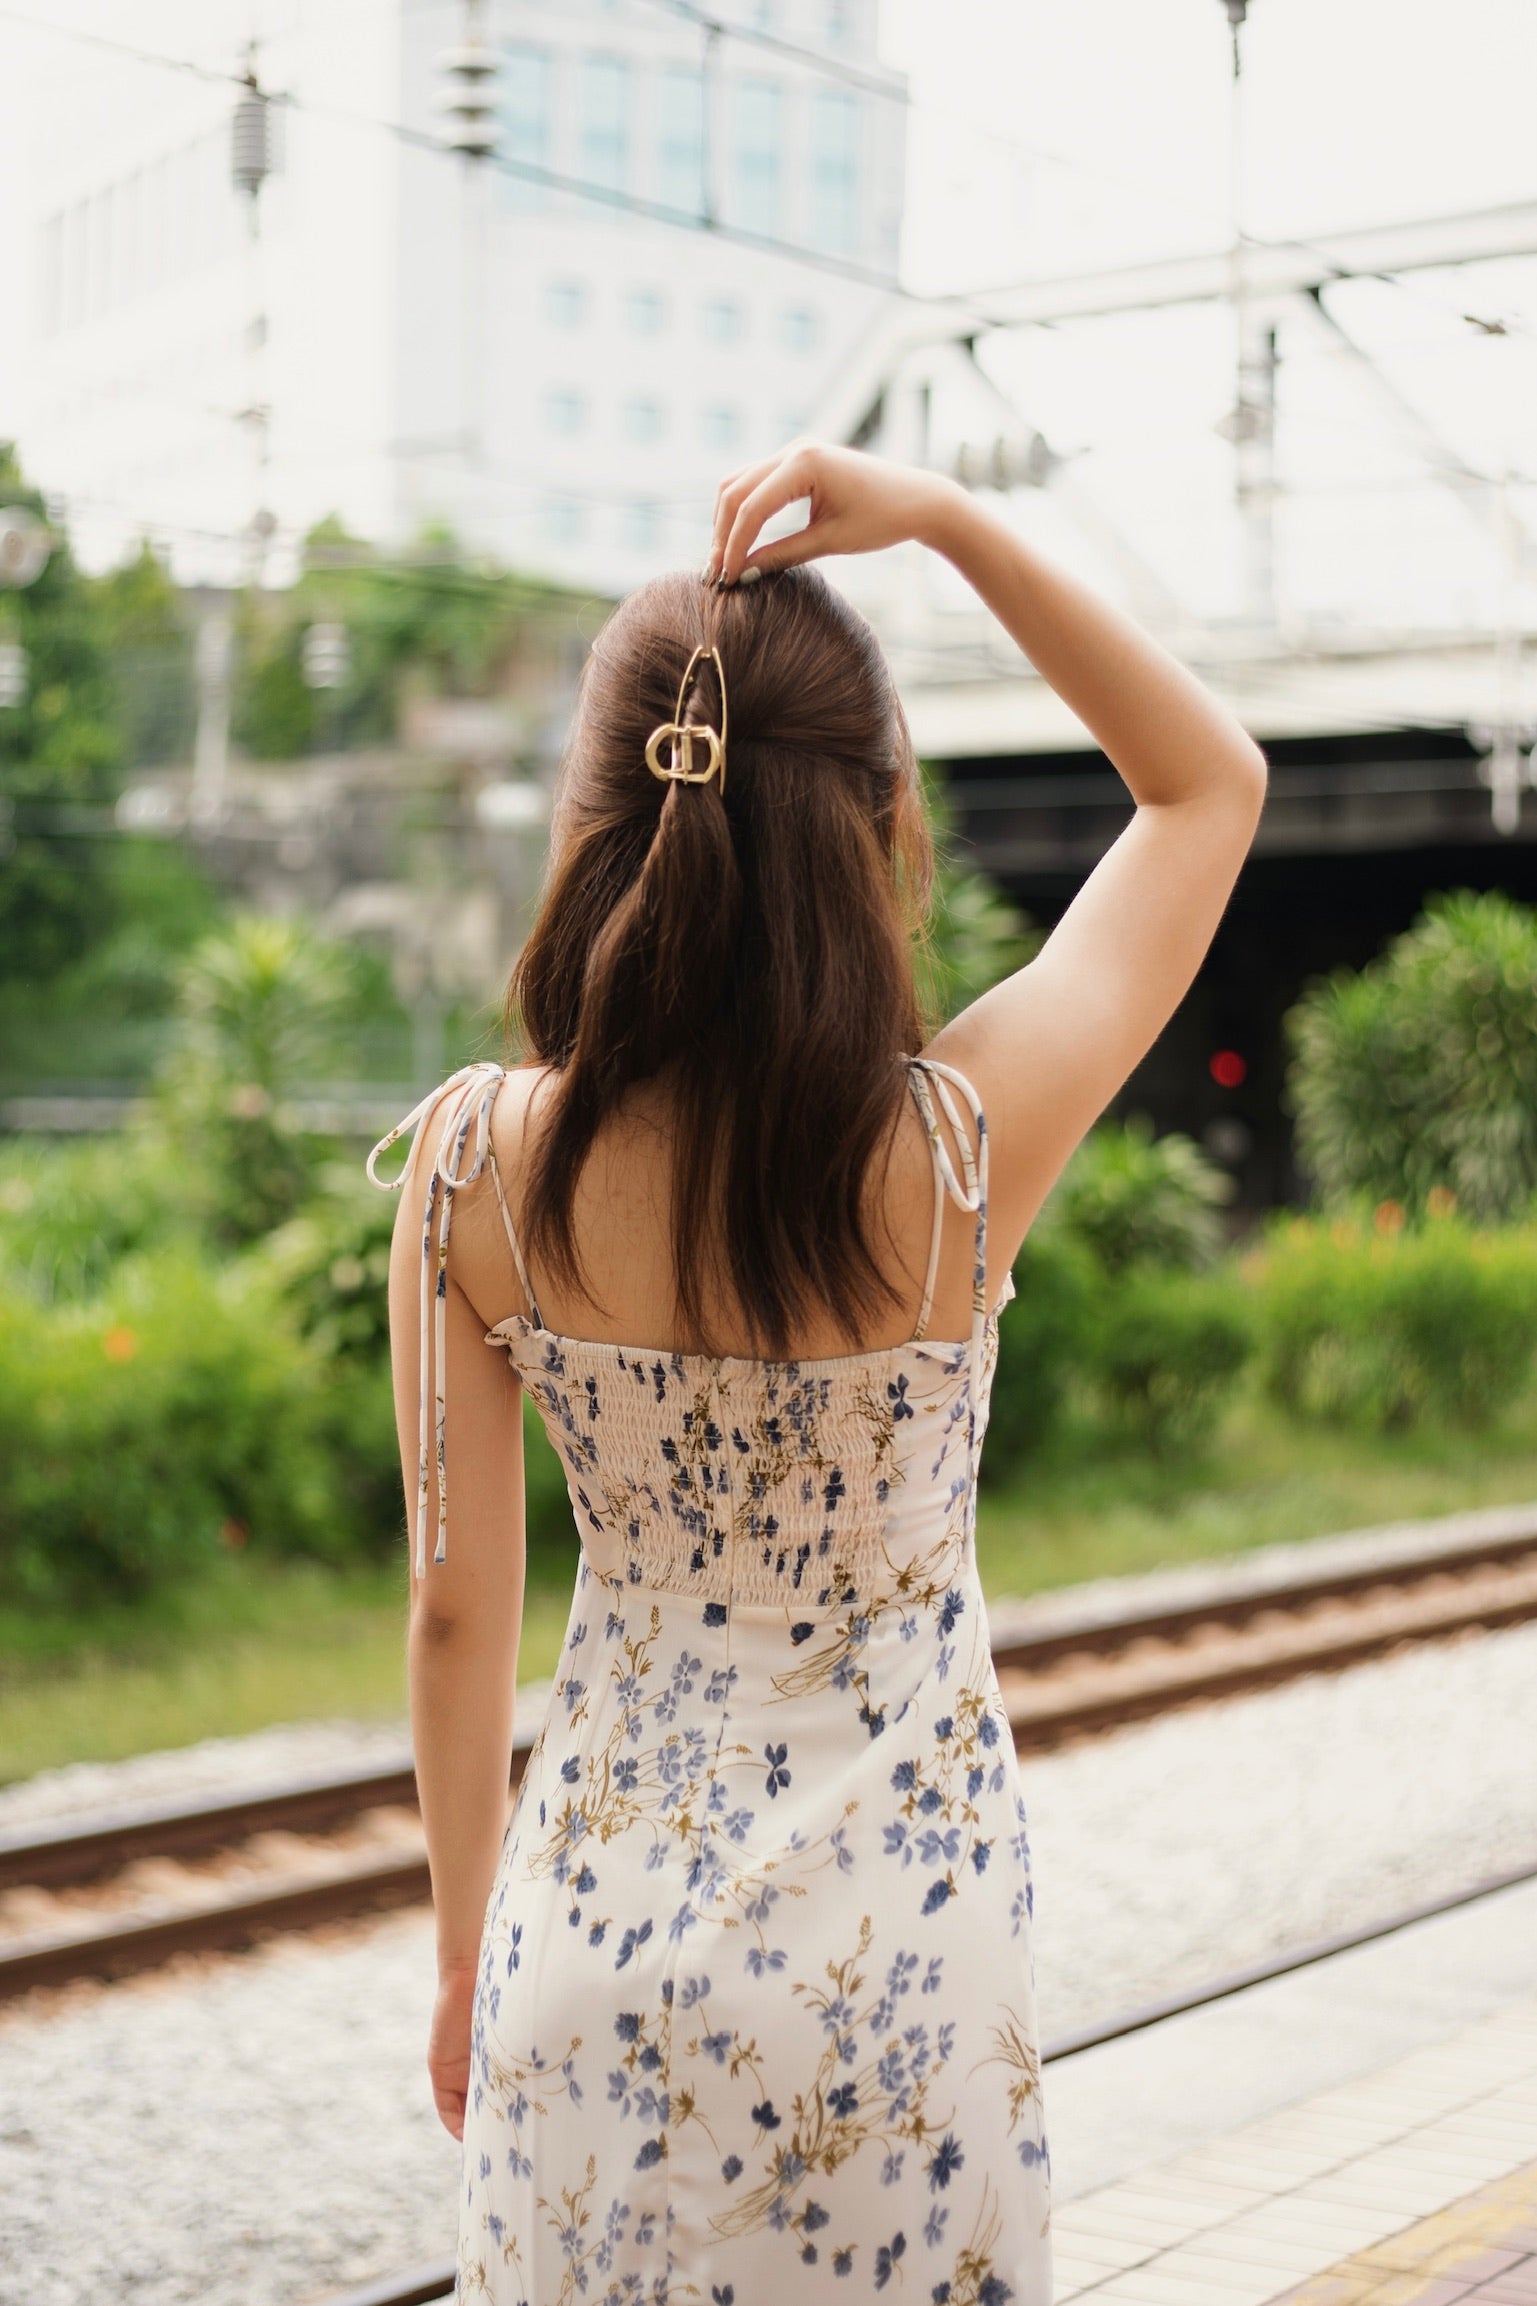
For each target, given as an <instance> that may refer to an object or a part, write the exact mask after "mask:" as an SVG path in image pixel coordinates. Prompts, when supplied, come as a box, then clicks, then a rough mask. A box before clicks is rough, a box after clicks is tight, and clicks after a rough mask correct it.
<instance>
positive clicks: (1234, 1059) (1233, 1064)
mask: <svg viewBox="0 0 1537 2306" xmlns="http://www.w3.org/2000/svg"><path fill="white" fill-rule="evenodd" d="M1248 1072H1249V1068H1248V1066H1247V1064H1246V1063H1245V1062H1244V1060H1243V1058H1242V1057H1240V1056H1239V1054H1238V1051H1237V1050H1236V1049H1219V1050H1218V1051H1217V1052H1216V1054H1215V1056H1214V1057H1213V1058H1212V1061H1211V1077H1212V1079H1213V1080H1214V1081H1215V1082H1216V1084H1217V1087H1218V1088H1219V1089H1238V1088H1241V1087H1242V1085H1243V1083H1244V1081H1245V1080H1246V1079H1247V1077H1248Z"/></svg>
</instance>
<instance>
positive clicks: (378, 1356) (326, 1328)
mask: <svg viewBox="0 0 1537 2306" xmlns="http://www.w3.org/2000/svg"><path fill="white" fill-rule="evenodd" d="M324 1188H325V1189H324V1190H323V1191H322V1192H320V1193H318V1194H316V1196H315V1198H314V1199H313V1200H312V1201H311V1202H309V1203H308V1205H307V1206H306V1207H305V1209H304V1211H303V1212H302V1214H301V1215H299V1216H297V1217H294V1218H291V1219H290V1221H289V1222H288V1224H286V1225H283V1226H280V1227H279V1228H278V1229H277V1231H276V1232H274V1233H271V1234H269V1235H268V1237H267V1239H266V1240H265V1241H264V1242H263V1243H262V1245H261V1247H260V1249H259V1251H258V1252H257V1254H258V1255H259V1256H260V1258H261V1259H262V1260H263V1262H264V1263H266V1264H267V1265H268V1266H269V1267H270V1269H271V1271H272V1274H273V1276H274V1278H275V1280H276V1282H277V1284H278V1287H279V1288H280V1289H281V1290H282V1292H283V1295H284V1296H285V1297H286V1299H287V1300H288V1303H289V1304H290V1305H291V1306H292V1308H293V1311H294V1315H295V1317H296V1319H297V1321H298V1323H299V1327H300V1329H301V1330H302V1332H303V1334H304V1335H305V1336H306V1337H307V1338H309V1339H310V1341H311V1342H312V1343H313V1344H314V1345H316V1346H317V1347H319V1349H320V1350H321V1351H322V1352H324V1353H327V1354H333V1355H335V1356H336V1357H337V1358H338V1359H340V1360H344V1361H348V1362H354V1363H358V1364H360V1365H361V1366H363V1367H365V1368H369V1369H377V1368H380V1367H387V1366H388V1363H389V1352H390V1308H389V1275H390V1239H391V1236H392V1234H393V1232H394V1227H395V1214H396V1210H397V1209H398V1207H399V1203H398V1202H397V1201H396V1199H395V1198H394V1196H393V1195H390V1194H384V1193H381V1192H380V1191H379V1190H378V1188H377V1186H373V1185H370V1184H369V1182H368V1180H367V1179H366V1178H365V1177H363V1176H362V1175H361V1174H360V1173H358V1172H356V1171H355V1170H352V1169H348V1168H345V1167H342V1166H341V1165H338V1167H337V1168H336V1169H335V1170H334V1171H333V1172H331V1173H330V1174H329V1175H328V1176H327V1177H326V1178H325V1179H324Z"/></svg>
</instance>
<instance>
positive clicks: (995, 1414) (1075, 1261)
mask: <svg viewBox="0 0 1537 2306" xmlns="http://www.w3.org/2000/svg"><path fill="white" fill-rule="evenodd" d="M1097 1286H1098V1276H1097V1275H1096V1274H1095V1271H1094V1268H1093V1266H1092V1264H1091V1262H1090V1260H1089V1259H1088V1257H1087V1256H1086V1255H1085V1254H1084V1252H1083V1250H1082V1249H1080V1248H1079V1247H1078V1245H1077V1244H1076V1243H1075V1242H1072V1241H1069V1240H1065V1239H1063V1238H1062V1236H1061V1235H1060V1234H1055V1233H1052V1232H1050V1231H1048V1230H1046V1229H1042V1230H1040V1231H1039V1232H1036V1233H1032V1234H1031V1236H1030V1238H1029V1239H1028V1240H1027V1241H1026V1243H1025V1245H1024V1247H1023V1249H1021V1251H1020V1253H1019V1255H1018V1257H1017V1258H1016V1259H1015V1261H1014V1291H1015V1294H1014V1299H1013V1302H1012V1304H1009V1305H1006V1306H1005V1307H1004V1309H1003V1313H1002V1315H1001V1317H1000V1319H999V1323H998V1366H997V1368H996V1370H995V1371H994V1373H993V1395H992V1407H991V1410H990V1412H989V1416H988V1426H987V1446H986V1448H985V1449H984V1451H983V1453H982V1475H983V1478H984V1479H985V1480H987V1481H989V1482H998V1481H1007V1480H1008V1479H1009V1478H1010V1477H1011V1475H1013V1474H1014V1473H1015V1472H1016V1471H1017V1469H1018V1467H1019V1465H1020V1463H1021V1462H1022V1460H1023V1459H1024V1458H1025V1457H1027V1456H1029V1455H1031V1454H1032V1453H1033V1452H1035V1451H1037V1450H1039V1449H1040V1448H1041V1447H1042V1446H1043V1444H1044V1443H1045V1442H1046V1441H1047V1440H1048V1439H1049V1438H1050V1437H1051V1436H1052V1435H1053V1434H1054V1432H1055V1431H1056V1429H1057V1427H1058V1426H1059V1424H1060V1422H1061V1419H1062V1414H1063V1410H1064V1408H1065V1406H1066V1402H1067V1399H1068V1394H1069V1389H1070V1387H1071V1385H1072V1382H1073V1379H1074V1377H1075V1376H1076V1374H1077V1372H1078V1370H1079V1368H1080V1366H1081V1364H1082V1361H1083V1357H1084V1349H1085V1343H1086V1339H1087V1336H1088V1331H1089V1325H1090V1320H1091V1314H1092V1308H1093V1305H1094V1300H1095V1295H1096V1289H1097Z"/></svg>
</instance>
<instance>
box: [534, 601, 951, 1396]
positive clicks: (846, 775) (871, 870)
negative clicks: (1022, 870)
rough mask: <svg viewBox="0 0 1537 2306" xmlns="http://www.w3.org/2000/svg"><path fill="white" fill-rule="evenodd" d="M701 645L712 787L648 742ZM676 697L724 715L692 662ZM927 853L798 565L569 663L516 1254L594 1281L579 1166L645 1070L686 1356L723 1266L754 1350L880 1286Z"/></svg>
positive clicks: (863, 628)
mask: <svg viewBox="0 0 1537 2306" xmlns="http://www.w3.org/2000/svg"><path fill="white" fill-rule="evenodd" d="M700 646H704V647H710V646H714V647H717V648H718V649H719V651H720V657H721V662H722V665H723V667H724V671H725V687H726V706H727V710H728V713H729V726H728V734H727V753H726V770H725V787H724V793H723V792H722V789H721V785H720V782H719V780H712V781H711V782H709V783H707V784H700V785H683V784H680V783H677V782H672V781H668V782H663V781H661V780H660V779H658V778H657V777H655V776H653V775H651V773H650V772H649V770H648V769H647V766H646V760H645V749H646V740H647V738H648V737H649V736H650V734H651V732H652V730H653V729H655V728H657V727H658V726H659V725H660V724H662V723H663V722H667V721H670V720H671V719H672V717H673V712H674V707H675V705H676V701H677V694H678V685H679V682H680V680H681V679H682V677H683V674H684V670H685V667H686V666H687V664H688V660H689V658H690V656H691V655H692V653H693V651H694V650H695V648H696V647H700ZM682 717H683V719H684V720H685V721H691V722H695V723H709V724H712V725H713V726H715V727H716V728H717V729H718V728H719V727H720V726H721V699H720V694H719V682H718V679H717V676H716V673H715V669H714V666H713V665H712V664H711V663H710V662H709V660H708V659H706V660H704V662H703V663H702V664H701V666H700V668H699V671H698V673H697V674H696V676H695V679H694V681H693V682H692V683H691V687H690V694H689V696H688V699H687V700H686V703H685V707H684V712H683V715H682ZM702 757H703V756H702V752H700V753H698V754H697V756H696V758H698V759H702ZM932 872H933V855H932V850H931V848H930V843H929V835H928V828H927V821H926V818H925V813H924V808H923V803H922V794H921V790H920V786H919V781H918V775H917V767H916V763H915V761H914V758H913V749H912V742H911V739H910V738H909V736H908V732H907V724H906V721H905V720H904V718H903V715H902V708H901V705H900V703H899V701H898V699H897V695H896V690H895V688H894V686H893V684H892V679H891V674H890V670H889V668H888V666H887V664H886V660H885V658H884V656H883V655H882V653H881V649H880V645H879V643H878V642H877V640H876V638H875V635H874V634H873V633H872V632H871V630H870V628H869V626H868V625H867V624H866V623H865V621H864V619H863V618H862V617H860V616H859V615H858V614H857V613H856V612H855V610H854V609H852V608H851V607H850V606H849V604H848V602H847V601H845V600H844V599H843V598H842V597H841V596H840V595H839V594H838V593H837V592H836V591H834V589H833V588H832V586H830V585H829V584H827V583H826V582H825V580H824V579H823V578H822V577H821V576H820V575H819V574H818V573H817V572H816V571H815V570H814V569H806V568H801V569H789V570H785V571H783V572H782V573H780V574H778V575H770V576H765V577H764V578H763V579H762V580H761V581H760V582H758V583H756V584H752V585H747V586H739V587H736V588H733V589H731V590H729V591H727V592H725V593H717V592H716V591H714V590H713V588H711V587H709V586H707V585H705V584H704V583H702V582H701V580H700V579H699V578H698V577H697V576H668V577H659V578H657V579H656V580H655V581H654V582H653V583H651V584H648V585H645V586H643V587H642V588H641V589H640V590H639V591H638V592H635V593H633V594H631V595H630V597H629V598H628V599H627V600H625V601H624V602H623V603H622V604H621V605H620V607H619V608H618V609H617V610H616V611H615V613H614V615H613V616H612V617H611V618H610V620H609V622H608V624H607V625H606V626H605V627H604V629H603V631H602V633H601V634H600V636H599V638H598V640H597V642H596V644H595V645H594V647H593V650H592V653H591V656H590V658H589V661H588V664H587V666H586V669H585V671H584V673H583V677H582V683H581V690H580V695H579V699H578V708H577V714H576V719H575V722H574V725H573V729H572V735H571V740H570V743H569V746H568V749H567V753H566V757H565V760H564V762H563V764H562V768H561V772H560V778H559V782H558V785H557V798H556V805H555V812H554V823H553V827H552V841H551V856H550V865H549V871H548V875H547V878H546V883H545V888H544V892H543V897H542V901H541V903H540V907H539V913H538V918H537V919H536V921H535V923H534V927H533V931H532V934H531V935H530V937H529V939H528V942H527V944H526V945H525V946H524V948H523V951H522V953H521V955H520V956H519V959H518V962H517V966H516V968H515V969H514V972H513V977H512V983H511V985H510V987H509V990H508V1017H509V1023H510V1024H511V1025H512V1027H513V1028H514V1030H516V1031H518V1032H519V1033H520V1037H521V1039H522V1043H523V1047H524V1050H525V1052H526V1054H527V1055H528V1056H529V1057H531V1058H533V1059H535V1060H540V1061H543V1062H545V1063H547V1064H549V1065H550V1066H552V1067H554V1068H555V1069H556V1070H555V1072H554V1074H553V1076H552V1087H551V1089H550V1091H549V1093H548V1096H547V1098H546V1097H545V1096H543V1095H542V1096H541V1100H540V1103H541V1109H542V1110H541V1125H540V1126H539V1128H538V1129H537V1131H535V1132H534V1133H533V1139H532V1149H531V1157H530V1161H529V1165H528V1169H527V1173H526V1179H525V1184H524V1192H523V1227H524V1233H525V1238H526V1242H527V1246H528V1249H529V1252H530V1255H531V1257H532V1259H533V1261H534V1262H535V1263H536V1264H537V1263H541V1262H542V1263H543V1264H544V1265H545V1266H546V1268H547V1270H548V1271H549V1272H550V1273H551V1274H553V1275H555V1276H557V1277H558V1278H559V1279H561V1280H562V1281H563V1282H565V1283H566V1284H567V1285H568V1286H570V1287H572V1288H576V1289H579V1290H581V1292H582V1293H583V1294H584V1295H586V1296H587V1297H588V1298H589V1299H591V1297H592V1293H591V1291H590V1290H589V1289H588V1288H587V1287H586V1281H585V1275H584V1271H583V1267H582V1262H581V1258H580V1256H579V1254H578V1251H577V1246H576V1241H575V1238H574V1235H573V1231H572V1209H573V1203H574V1198H575V1193H576V1186H577V1180H578V1177H579V1175H580V1172H581V1169H582V1165H583V1163H584V1161H585V1160H586V1158H587V1156H588V1154H589V1153H590V1151H591V1149H592V1146H593V1143H594V1140H595V1138H596V1137H597V1135H598V1132H599V1131H600V1129H601V1128H602V1126H603V1124H604V1122H605V1121H606V1120H607V1119H608V1118H609V1116H610V1115H612V1114H613V1113H614V1112H616V1111H617V1110H618V1109H619V1107H620V1106H621V1104H622V1102H623V1100H624V1097H625V1093H626V1091H627V1090H628V1089H629V1088H630V1087H631V1085H632V1084H634V1083H636V1082H640V1081H649V1080H652V1079H653V1078H657V1077H662V1076H665V1080H666V1087H667V1094H668V1110H669V1118H670V1122H671V1126H672V1133H673V1140H672V1141H673V1161H672V1210H671V1220H672V1252H673V1271H674V1277H675V1290H676V1298H677V1308H678V1313H679V1316H680V1318H681V1320H682V1322H683V1324H684V1325H685V1327H686V1328H687V1330H688V1331H689V1332H690V1334H691V1335H692V1336H694V1337H696V1338H698V1339H699V1340H700V1341H701V1342H702V1343H703V1344H704V1346H705V1349H706V1350H708V1349H709V1348H710V1343H711V1337H712V1327H713V1324H712V1320H711V1310H712V1302H711V1301H712V1298H715V1299H717V1300H718V1295H719V1291H720V1288H721V1286H722V1285H723V1284H724V1286H725V1288H726V1290H727V1292H728V1297H729V1298H731V1299H734V1300H735V1303H736V1305H737V1307H738V1308H739V1309H740V1313H741V1316H742V1318H743V1320H744V1322H745V1323H746V1325H747V1328H748V1330H749V1332H750V1334H751V1336H752V1337H753V1339H754V1341H755V1342H756V1344H757V1345H758V1346H759V1348H760V1349H761V1350H763V1351H765V1352H767V1353H769V1354H774V1355H782V1354H784V1353H785V1351H786V1350H787V1347H788V1342H789V1339H790V1338H791V1336H792V1335H793V1333H794V1331H795V1329H796V1326H797V1324H798V1323H799V1322H800V1320H801V1319H802V1317H803V1316H804V1315H805V1313H806V1311H807V1309H808V1307H810V1306H815V1305H825V1306H826V1307H827V1308H828V1309H829V1310H830V1311H831V1312H832V1314H833V1316H834V1318H835V1320H836V1321H837V1323H838V1325H839V1327H840V1328H841V1329H842V1330H843V1331H844V1332H845V1334H846V1335H848V1336H849V1337H850V1338H851V1339H857V1337H858V1335H859V1332H860V1328H861V1320H862V1317H869V1316H871V1315H873V1314H875V1313H876V1312H877V1311H878V1310H879V1309H880V1308H881V1307H883V1306H886V1305H890V1304H892V1303H895V1302H897V1301H898V1292H897V1291H896V1289H895V1288H894V1287H893V1285H892V1284H891V1283H890V1282H889V1281H888V1280H887V1279H886V1277H885V1274H884V1272H883V1270H882V1268H881V1265H880V1264H879V1262H878V1261H877V1258H876V1256H875V1253H874V1251H873V1249H872V1247H871V1243H870V1239H869V1230H868V1211H867V1204H866V1193H865V1186H866V1178H867V1173H868V1172H869V1170H870V1165H871V1162H872V1159H873V1157H874V1156H875V1154H876V1151H877V1149H878V1148H879V1147H880V1146H881V1145H882V1143H883V1142H884V1143H885V1144H886V1146H887V1147H888V1148H889V1145H890V1142H891V1138H892V1134H893V1132H894V1130H895V1127H896V1124H897V1120H898V1117H899V1114H900V1111H901V1103H902V1098H903V1095H904V1093H905V1082H904V1069H903V1067H902V1065H901V1064H900V1063H899V1059H900V1058H902V1057H904V1056H908V1055H912V1054H914V1053H915V1052H916V1051H917V1050H918V1049H920V1048H921V1047H922V1045H923V1039H924V1034H923V1020H922V1018H921V1016H920V1010H919V1002H918V996H917V992H916V989H915V983H914V974H913V932H914V930H915V929H916V928H917V927H918V926H919V925H920V923H921V920H922V917H923V912H924V909H925V907H926V904H927V900H928V894H929V886H930V881H931V877H932ZM710 1244H713V1245H714V1246H713V1248H710V1247H707V1246H706V1245H710Z"/></svg>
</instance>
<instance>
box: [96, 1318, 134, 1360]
mask: <svg viewBox="0 0 1537 2306" xmlns="http://www.w3.org/2000/svg"><path fill="white" fill-rule="evenodd" d="M101 1349H102V1352H103V1353H104V1354H105V1355H106V1357H107V1359H108V1360H109V1361H132V1359H133V1357H134V1355H135V1354H136V1353H137V1352H138V1350H139V1340H138V1336H137V1334H136V1333H135V1331H133V1330H132V1329H127V1328H125V1327H124V1326H123V1324H122V1323H121V1322H119V1324H118V1326H117V1327H116V1328H115V1329H109V1330H108V1331H107V1333H106V1335H105V1336H104V1337H103V1339H102V1341H101Z"/></svg>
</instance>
